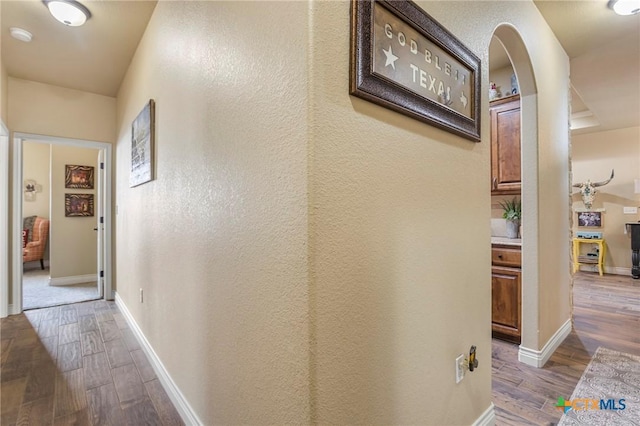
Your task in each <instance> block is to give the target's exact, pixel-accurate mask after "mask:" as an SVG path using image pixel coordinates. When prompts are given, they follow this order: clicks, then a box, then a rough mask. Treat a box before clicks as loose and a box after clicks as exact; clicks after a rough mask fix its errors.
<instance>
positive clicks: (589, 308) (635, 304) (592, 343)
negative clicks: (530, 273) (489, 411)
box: [492, 272, 640, 426]
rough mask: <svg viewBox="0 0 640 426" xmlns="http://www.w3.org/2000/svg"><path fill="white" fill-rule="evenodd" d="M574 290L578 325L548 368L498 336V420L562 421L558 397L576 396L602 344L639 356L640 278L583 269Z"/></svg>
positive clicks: (523, 422) (494, 363)
mask: <svg viewBox="0 0 640 426" xmlns="http://www.w3.org/2000/svg"><path fill="white" fill-rule="evenodd" d="M573 289H574V290H573V330H572V331H571V334H570V335H569V336H568V337H567V339H566V340H565V341H564V342H563V343H562V344H561V345H560V347H559V348H558V349H557V350H556V352H555V353H554V354H553V355H552V356H551V359H550V360H549V361H548V362H547V364H546V365H545V366H544V367H543V368H534V367H529V366H528V365H525V364H522V363H520V362H518V345H514V344H511V343H507V342H503V341H500V340H495V339H494V340H493V351H492V352H493V353H492V386H493V392H492V394H493V403H494V404H495V406H496V418H497V419H496V425H518V426H520V425H555V424H557V423H558V421H560V417H562V412H561V411H560V410H559V409H557V408H556V407H555V404H556V403H557V401H558V397H559V396H562V397H564V398H569V397H571V394H572V393H573V389H574V388H575V386H576V385H577V383H578V380H580V377H581V376H582V373H583V371H584V370H585V368H586V367H587V365H588V364H589V361H590V360H591V357H592V356H593V354H594V353H595V351H596V349H598V347H599V346H603V347H605V348H609V349H613V350H617V351H621V352H627V353H630V354H634V355H640V281H639V280H634V279H633V278H631V277H624V276H620V275H605V276H603V277H600V276H599V275H598V274H593V273H587V272H579V273H578V274H576V275H575V280H574V287H573Z"/></svg>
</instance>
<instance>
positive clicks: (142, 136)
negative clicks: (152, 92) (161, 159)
mask: <svg viewBox="0 0 640 426" xmlns="http://www.w3.org/2000/svg"><path fill="white" fill-rule="evenodd" d="M154 144H155V102H154V100H153V99H150V100H149V102H148V103H147V105H146V106H145V107H144V108H143V109H142V111H140V114H138V116H137V117H136V119H135V120H133V123H132V124H131V174H130V175H129V186H130V187H132V188H133V187H134V186H138V185H141V184H143V183H146V182H149V181H151V180H153V150H154Z"/></svg>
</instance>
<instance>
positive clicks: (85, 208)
mask: <svg viewBox="0 0 640 426" xmlns="http://www.w3.org/2000/svg"><path fill="white" fill-rule="evenodd" d="M64 215H65V216H66V217H74V216H93V215H94V211H93V194H64Z"/></svg>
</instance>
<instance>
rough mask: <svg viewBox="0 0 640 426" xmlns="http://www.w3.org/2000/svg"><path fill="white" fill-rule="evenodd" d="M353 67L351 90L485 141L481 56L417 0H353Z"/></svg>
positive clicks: (439, 125)
mask: <svg viewBox="0 0 640 426" xmlns="http://www.w3.org/2000/svg"><path fill="white" fill-rule="evenodd" d="M382 15H384V16H386V17H390V18H389V20H391V21H393V22H394V24H395V25H392V24H389V27H387V24H386V23H385V25H384V27H380V25H378V26H377V27H376V19H378V21H379V20H380V19H382V18H380V16H382ZM394 26H395V27H396V28H393V27H394ZM381 28H382V29H381ZM380 31H382V36H380ZM405 33H406V34H405ZM376 34H378V36H376ZM389 34H392V36H391V37H389ZM400 34H402V35H400ZM407 34H411V35H412V36H411V37H410V36H408V35H407ZM385 35H386V37H387V38H385ZM376 37H378V38H376ZM377 41H378V42H379V43H378V44H377V45H376V42H377ZM383 42H384V44H383ZM387 46H388V49H387V50H383V47H387ZM392 49H396V52H398V54H397V56H396V54H395V53H393V50H392ZM383 53H384V55H385V56H383ZM412 55H413V56H412ZM414 56H415V58H414ZM420 57H422V59H420ZM393 58H395V59H393ZM408 58H409V59H410V60H413V59H415V64H418V65H415V64H414V63H413V62H411V63H406V62H407V59H408ZM397 59H401V61H399V62H398V65H399V67H398V68H400V70H398V71H396V67H395V63H396V60H397ZM380 61H386V62H385V64H384V65H381V64H382V62H380ZM389 65H392V67H393V70H392V69H391V68H390V67H389ZM350 68H351V69H350V75H349V80H350V81H349V86H350V92H349V93H350V94H351V95H354V96H357V97H359V98H362V99H366V100H368V101H370V102H373V103H376V104H378V105H381V106H384V107H386V108H390V109H392V110H394V111H397V112H400V113H402V114H405V115H408V116H409V117H412V118H415V119H417V120H420V121H423V122H425V123H427V124H430V125H433V126H436V127H439V128H441V129H444V130H446V131H449V132H451V133H454V134H457V135H459V136H462V137H464V138H466V139H469V140H472V141H474V142H479V141H480V121H481V115H480V72H481V68H480V59H479V58H478V57H477V56H476V55H475V54H474V53H473V52H472V51H471V50H469V49H468V48H467V47H466V46H465V45H463V44H462V42H460V41H459V40H458V39H457V38H456V37H455V36H454V35H453V34H451V33H450V32H449V31H447V30H446V29H445V28H444V27H443V26H442V25H440V24H439V23H438V22H437V21H436V20H435V19H433V18H432V17H431V16H429V15H428V14H427V13H426V12H424V11H423V10H422V9H421V8H420V7H419V6H417V5H416V4H415V3H413V2H412V1H409V0H407V1H387V0H352V7H351V64H350ZM387 71H388V72H389V74H394V75H397V76H398V77H397V78H394V76H393V75H385V73H386V72H387ZM408 74H409V75H411V78H407V75H408ZM467 77H468V81H467V80H466V79H467ZM433 80H436V82H437V84H436V83H433ZM448 83H451V85H450V86H447V84H448ZM441 85H442V86H441ZM465 88H468V91H469V93H465ZM432 89H433V90H432ZM458 89H459V90H458ZM458 102H459V104H460V105H461V106H458V105H457V103H458ZM467 105H468V107H467Z"/></svg>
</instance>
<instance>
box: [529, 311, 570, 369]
mask: <svg viewBox="0 0 640 426" xmlns="http://www.w3.org/2000/svg"><path fill="white" fill-rule="evenodd" d="M569 333H571V318H569V319H568V320H567V321H566V322H565V323H564V324H562V326H560V328H559V329H558V330H557V331H556V332H555V333H554V334H553V336H551V338H550V339H549V341H548V342H547V343H546V344H545V345H544V347H543V348H542V350H540V351H538V350H535V349H529V348H525V347H524V346H520V349H519V350H518V361H520V362H522V363H523V364H527V365H530V366H532V367H536V368H541V367H544V365H545V364H546V363H547V361H548V360H549V358H551V355H553V353H554V352H555V351H556V349H558V347H559V346H560V345H561V344H562V342H563V341H564V339H566V338H567V336H568V335H569Z"/></svg>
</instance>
